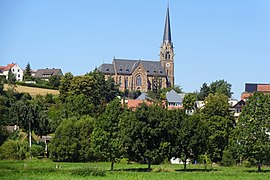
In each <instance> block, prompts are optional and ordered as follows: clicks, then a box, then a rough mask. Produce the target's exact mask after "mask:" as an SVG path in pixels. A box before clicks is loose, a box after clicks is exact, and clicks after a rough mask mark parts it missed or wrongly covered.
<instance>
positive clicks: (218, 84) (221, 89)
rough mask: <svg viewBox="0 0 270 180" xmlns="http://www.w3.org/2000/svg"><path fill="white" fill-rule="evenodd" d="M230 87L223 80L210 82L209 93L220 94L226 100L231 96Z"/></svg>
mask: <svg viewBox="0 0 270 180" xmlns="http://www.w3.org/2000/svg"><path fill="white" fill-rule="evenodd" d="M231 87H232V85H231V84H229V83H228V82H227V81H225V80H223V79H222V80H217V81H215V82H212V83H211V84H210V86H209V93H212V94H215V93H220V94H224V95H226V96H227V97H228V98H230V97H231V96H232V94H233V93H232V92H231Z"/></svg>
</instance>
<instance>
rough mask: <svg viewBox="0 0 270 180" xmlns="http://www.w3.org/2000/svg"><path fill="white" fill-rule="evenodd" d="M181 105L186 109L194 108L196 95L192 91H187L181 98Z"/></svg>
mask: <svg viewBox="0 0 270 180" xmlns="http://www.w3.org/2000/svg"><path fill="white" fill-rule="evenodd" d="M183 106H184V109H185V110H186V111H193V110H196V109H197V106H196V95H195V94H194V93H187V94H186V95H185V97H184V100H183Z"/></svg>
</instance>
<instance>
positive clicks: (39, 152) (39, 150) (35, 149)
mask: <svg viewBox="0 0 270 180" xmlns="http://www.w3.org/2000/svg"><path fill="white" fill-rule="evenodd" d="M31 154H32V156H33V157H39V156H43V155H44V149H43V147H42V146H39V145H32V147H31Z"/></svg>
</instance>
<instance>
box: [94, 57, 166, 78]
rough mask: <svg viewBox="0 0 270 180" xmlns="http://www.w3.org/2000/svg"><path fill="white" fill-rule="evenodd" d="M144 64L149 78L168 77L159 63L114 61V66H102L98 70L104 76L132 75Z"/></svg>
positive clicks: (126, 60)
mask: <svg viewBox="0 0 270 180" xmlns="http://www.w3.org/2000/svg"><path fill="white" fill-rule="evenodd" d="M140 63H141V64H142V65H143V67H144V68H145V70H146V73H147V75H149V76H166V72H165V70H164V69H163V68H162V66H161V63H160V62H159V61H145V60H128V59H114V60H113V63H112V64H102V65H101V66H99V68H98V70H99V71H101V72H103V73H104V74H114V73H115V72H116V73H117V74H123V75H128V74H132V73H133V71H134V70H135V69H136V67H137V66H138V65H139V64H140Z"/></svg>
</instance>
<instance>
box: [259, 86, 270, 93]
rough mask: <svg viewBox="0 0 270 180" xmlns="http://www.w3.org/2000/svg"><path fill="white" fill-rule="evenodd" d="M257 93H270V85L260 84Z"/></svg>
mask: <svg viewBox="0 0 270 180" xmlns="http://www.w3.org/2000/svg"><path fill="white" fill-rule="evenodd" d="M257 91H259V92H270V84H258V86H257Z"/></svg>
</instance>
